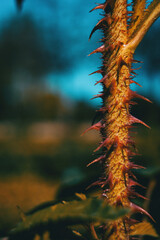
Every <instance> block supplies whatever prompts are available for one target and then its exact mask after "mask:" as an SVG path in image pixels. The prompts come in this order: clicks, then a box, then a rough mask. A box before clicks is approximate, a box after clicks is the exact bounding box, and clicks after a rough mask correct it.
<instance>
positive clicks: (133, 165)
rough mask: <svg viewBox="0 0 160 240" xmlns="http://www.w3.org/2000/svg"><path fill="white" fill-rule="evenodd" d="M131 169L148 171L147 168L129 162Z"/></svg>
mask: <svg viewBox="0 0 160 240" xmlns="http://www.w3.org/2000/svg"><path fill="white" fill-rule="evenodd" d="M129 168H130V169H146V168H145V167H143V166H140V165H137V164H134V163H132V162H129Z"/></svg>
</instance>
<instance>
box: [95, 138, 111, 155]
mask: <svg viewBox="0 0 160 240" xmlns="http://www.w3.org/2000/svg"><path fill="white" fill-rule="evenodd" d="M111 143H112V141H111V139H110V138H106V139H105V140H104V142H102V143H101V144H100V145H99V147H98V148H96V149H95V150H94V152H97V151H98V150H99V149H100V148H102V147H107V146H108V145H109V144H111Z"/></svg>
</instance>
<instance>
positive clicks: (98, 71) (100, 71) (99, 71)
mask: <svg viewBox="0 0 160 240" xmlns="http://www.w3.org/2000/svg"><path fill="white" fill-rule="evenodd" d="M95 73H101V74H102V70H101V69H99V70H97V71H94V72H92V73H90V74H89V76H90V75H92V74H95Z"/></svg>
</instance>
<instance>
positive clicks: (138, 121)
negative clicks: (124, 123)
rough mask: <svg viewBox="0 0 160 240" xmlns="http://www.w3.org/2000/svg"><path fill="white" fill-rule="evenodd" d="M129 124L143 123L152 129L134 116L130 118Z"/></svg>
mask: <svg viewBox="0 0 160 240" xmlns="http://www.w3.org/2000/svg"><path fill="white" fill-rule="evenodd" d="M129 123H130V124H133V123H141V124H142V125H144V126H146V127H147V128H150V126H148V125H147V124H146V123H144V122H143V121H141V120H139V119H138V118H136V117H133V116H132V115H130V117H129Z"/></svg>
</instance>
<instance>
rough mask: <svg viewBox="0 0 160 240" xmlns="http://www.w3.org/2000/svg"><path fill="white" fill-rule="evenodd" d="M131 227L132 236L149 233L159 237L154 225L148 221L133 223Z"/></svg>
mask: <svg viewBox="0 0 160 240" xmlns="http://www.w3.org/2000/svg"><path fill="white" fill-rule="evenodd" d="M131 229H132V230H131V233H130V235H131V236H134V235H149V236H152V237H158V234H157V233H156V230H155V229H154V228H153V226H152V225H151V224H150V223H149V222H146V221H143V222H141V223H137V224H135V225H133V226H132V227H131Z"/></svg>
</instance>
